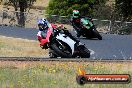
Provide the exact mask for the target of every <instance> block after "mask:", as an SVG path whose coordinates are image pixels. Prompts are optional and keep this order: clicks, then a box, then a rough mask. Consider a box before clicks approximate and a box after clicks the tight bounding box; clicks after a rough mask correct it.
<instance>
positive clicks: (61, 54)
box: [51, 43, 72, 58]
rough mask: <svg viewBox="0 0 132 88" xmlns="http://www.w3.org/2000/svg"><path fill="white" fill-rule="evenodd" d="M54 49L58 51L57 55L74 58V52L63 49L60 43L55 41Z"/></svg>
mask: <svg viewBox="0 0 132 88" xmlns="http://www.w3.org/2000/svg"><path fill="white" fill-rule="evenodd" d="M51 47H52V49H53V50H54V52H56V53H57V56H59V57H61V58H72V54H71V52H70V51H67V52H65V51H63V49H60V48H59V45H56V44H55V43H54V44H52V45H51Z"/></svg>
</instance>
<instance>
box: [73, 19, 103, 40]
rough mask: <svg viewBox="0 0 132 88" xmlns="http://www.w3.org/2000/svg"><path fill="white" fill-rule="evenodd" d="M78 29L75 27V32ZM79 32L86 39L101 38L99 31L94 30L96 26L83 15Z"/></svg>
mask: <svg viewBox="0 0 132 88" xmlns="http://www.w3.org/2000/svg"><path fill="white" fill-rule="evenodd" d="M77 30H78V29H75V31H76V32H78V31H77ZM80 34H81V35H82V36H83V37H86V38H88V39H91V38H98V39H99V40H102V36H101V35H100V34H99V32H98V31H97V30H96V27H95V25H94V23H93V21H92V20H90V19H88V18H86V17H84V18H81V29H80Z"/></svg>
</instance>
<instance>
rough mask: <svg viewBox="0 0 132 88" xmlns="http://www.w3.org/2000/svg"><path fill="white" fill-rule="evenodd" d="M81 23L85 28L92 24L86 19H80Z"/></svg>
mask: <svg viewBox="0 0 132 88" xmlns="http://www.w3.org/2000/svg"><path fill="white" fill-rule="evenodd" d="M81 23H82V24H83V26H85V27H86V28H87V29H90V28H91V27H92V26H93V23H92V22H91V21H89V20H88V19H84V18H82V19H81Z"/></svg>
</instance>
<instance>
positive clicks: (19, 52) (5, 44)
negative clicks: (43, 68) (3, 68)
mask: <svg viewBox="0 0 132 88" xmlns="http://www.w3.org/2000/svg"><path fill="white" fill-rule="evenodd" d="M46 55H48V51H47V50H42V49H41V48H40V47H39V42H38V41H35V40H27V39H20V38H11V37H5V36H0V57H30V56H32V57H44V56H46Z"/></svg>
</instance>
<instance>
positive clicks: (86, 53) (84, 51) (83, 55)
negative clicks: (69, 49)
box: [79, 45, 90, 58]
mask: <svg viewBox="0 0 132 88" xmlns="http://www.w3.org/2000/svg"><path fill="white" fill-rule="evenodd" d="M79 51H80V54H81V58H90V51H89V50H88V49H87V48H86V47H85V46H83V45H81V46H79Z"/></svg>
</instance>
